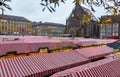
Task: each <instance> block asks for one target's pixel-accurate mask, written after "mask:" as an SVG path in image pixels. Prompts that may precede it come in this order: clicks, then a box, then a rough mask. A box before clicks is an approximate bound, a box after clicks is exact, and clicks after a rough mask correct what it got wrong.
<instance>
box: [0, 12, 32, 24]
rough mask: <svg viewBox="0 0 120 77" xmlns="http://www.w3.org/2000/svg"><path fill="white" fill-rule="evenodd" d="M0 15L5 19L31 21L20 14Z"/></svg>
mask: <svg viewBox="0 0 120 77" xmlns="http://www.w3.org/2000/svg"><path fill="white" fill-rule="evenodd" d="M0 17H1V18H3V19H6V20H15V21H24V22H31V21H30V20H28V19H26V18H25V17H21V16H13V15H4V16H2V15H1V14H0Z"/></svg>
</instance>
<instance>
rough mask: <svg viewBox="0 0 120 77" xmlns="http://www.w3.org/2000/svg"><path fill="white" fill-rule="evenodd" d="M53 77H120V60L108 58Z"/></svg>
mask: <svg viewBox="0 0 120 77" xmlns="http://www.w3.org/2000/svg"><path fill="white" fill-rule="evenodd" d="M51 77H120V60H117V59H108V58H107V59H103V60H100V61H96V62H92V63H88V64H85V65H81V66H78V67H74V68H71V69H68V70H65V71H61V72H58V73H55V74H53V75H52V76H51Z"/></svg>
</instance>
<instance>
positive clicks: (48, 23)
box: [43, 22, 65, 26]
mask: <svg viewBox="0 0 120 77" xmlns="http://www.w3.org/2000/svg"><path fill="white" fill-rule="evenodd" d="M43 25H49V26H50V25H51V26H52V25H53V26H54V25H56V26H65V25H63V24H59V23H53V22H45V23H43Z"/></svg>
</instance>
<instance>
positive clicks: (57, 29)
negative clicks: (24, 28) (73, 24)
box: [33, 22, 65, 36]
mask: <svg viewBox="0 0 120 77" xmlns="http://www.w3.org/2000/svg"><path fill="white" fill-rule="evenodd" d="M33 28H34V29H35V31H36V35H40V36H49V35H52V36H61V35H63V34H64V30H65V25H63V24H58V23H50V22H45V23H41V22H39V23H36V24H35V25H33Z"/></svg>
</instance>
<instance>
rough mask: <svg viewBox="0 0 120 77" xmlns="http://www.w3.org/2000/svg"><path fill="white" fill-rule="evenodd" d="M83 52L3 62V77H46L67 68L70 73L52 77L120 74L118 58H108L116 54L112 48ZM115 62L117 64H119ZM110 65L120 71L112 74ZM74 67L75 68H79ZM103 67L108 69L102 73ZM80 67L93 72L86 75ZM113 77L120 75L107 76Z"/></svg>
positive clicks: (4, 60) (76, 51) (3, 60)
mask: <svg viewBox="0 0 120 77" xmlns="http://www.w3.org/2000/svg"><path fill="white" fill-rule="evenodd" d="M83 49H85V50H83ZM83 49H82V50H80V49H76V50H72V51H69V52H58V53H49V54H42V55H35V56H24V57H16V58H7V59H2V60H1V77H45V76H50V75H52V74H54V73H57V72H60V71H63V70H65V69H68V70H67V71H65V73H63V72H62V73H60V74H59V73H58V74H54V75H53V76H52V77H64V76H65V77H74V76H71V74H73V73H74V72H75V74H76V72H78V73H79V72H80V75H81V74H83V77H88V76H89V77H92V76H91V75H93V77H99V76H100V75H101V76H100V77H106V76H107V74H108V73H109V71H110V72H114V73H115V72H116V73H118V71H120V70H119V69H120V66H119V64H120V61H119V60H118V59H117V58H113V57H111V56H110V55H109V54H111V53H113V49H112V48H108V47H106V46H101V47H95V48H94V49H93V48H89V51H88V48H83ZM99 49H100V50H99ZM86 50H87V51H86ZM87 52H88V53H87ZM103 57H104V58H103ZM101 58H102V59H101ZM99 59H100V60H99ZM93 60H97V61H93ZM114 63H116V64H117V65H116V64H114ZM107 64H113V65H111V66H109V67H111V68H114V66H115V68H116V69H117V70H114V71H112V70H111V68H109V67H107V66H108V65H107ZM101 65H102V66H101ZM104 65H106V66H104ZM77 66H78V67H77ZM118 66H119V67H118ZM72 67H75V68H76V69H74V68H72ZM104 67H105V69H103V70H102V68H104ZM69 68H72V69H70V71H69ZM81 68H82V69H83V70H84V71H85V72H86V70H87V71H91V70H93V71H92V72H90V74H85V73H84V71H82V69H81ZM89 68H90V70H89ZM79 69H81V70H79ZM94 69H95V70H94ZM71 70H72V71H71ZM107 70H109V71H107ZM95 71H96V72H97V71H98V72H97V73H100V74H99V76H98V75H97V73H94V72H95ZM104 71H105V72H107V74H106V73H104V74H105V75H102V73H103V72H104ZM84 74H85V75H84ZM94 74H95V75H94ZM80 75H78V76H77V77H79V76H80ZM110 76H111V77H117V76H118V77H119V76H120V73H119V74H118V75H114V74H113V75H109V76H108V77H110Z"/></svg>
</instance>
